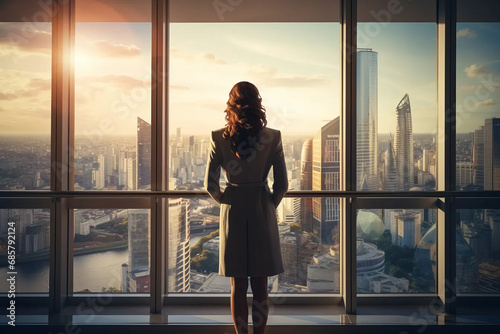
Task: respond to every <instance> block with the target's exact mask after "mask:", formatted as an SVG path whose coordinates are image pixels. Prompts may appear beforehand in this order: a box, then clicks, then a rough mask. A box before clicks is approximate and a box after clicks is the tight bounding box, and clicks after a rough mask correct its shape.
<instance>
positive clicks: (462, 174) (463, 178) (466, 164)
mask: <svg viewBox="0 0 500 334" xmlns="http://www.w3.org/2000/svg"><path fill="white" fill-rule="evenodd" d="M473 177H474V166H473V163H472V162H471V161H457V189H461V188H464V187H466V186H468V185H470V184H472V181H473Z"/></svg>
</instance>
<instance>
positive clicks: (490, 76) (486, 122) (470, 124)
mask: <svg viewBox="0 0 500 334" xmlns="http://www.w3.org/2000/svg"><path fill="white" fill-rule="evenodd" d="M484 8H491V10H488V11H487V12H486V11H482V10H481V9H484ZM499 10H500V6H499V4H498V3H495V2H493V1H459V2H458V8H457V15H458V23H457V69H456V71H457V83H456V84H457V86H456V87H457V119H456V129H457V130H456V132H457V133H456V136H457V143H456V150H457V155H456V160H457V177H456V180H457V181H456V183H457V184H456V187H457V190H468V191H471V190H483V189H484V190H500V62H499V61H498V59H499V56H500V47H499V45H498V43H497V42H498V40H499V38H500V14H499Z"/></svg>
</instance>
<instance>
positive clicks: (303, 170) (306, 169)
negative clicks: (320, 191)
mask: <svg viewBox="0 0 500 334" xmlns="http://www.w3.org/2000/svg"><path fill="white" fill-rule="evenodd" d="M312 146H313V141H312V138H310V139H307V140H306V141H305V142H304V144H303V145H302V152H301V155H300V190H312ZM300 224H301V229H302V230H303V231H307V232H312V198H311V197H303V198H301V199H300Z"/></svg>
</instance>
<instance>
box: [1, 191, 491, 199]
mask: <svg viewBox="0 0 500 334" xmlns="http://www.w3.org/2000/svg"><path fill="white" fill-rule="evenodd" d="M28 196H29V197H30V198H39V197H48V198H75V197H78V198H85V197H94V198H95V197H99V198H112V197H115V198H143V197H156V198H179V197H184V198H188V197H200V196H201V197H208V196H209V194H208V193H207V192H205V191H201V190H192V191H187V190H178V191H177V190H170V191H127V192H123V191H30V192H29V193H28V192H23V191H0V198H2V199H3V198H24V197H28ZM285 197H339V198H370V197H373V198H386V199H387V198H396V197H398V198H408V199H411V198H442V197H449V198H491V199H495V198H496V199H500V191H498V190H492V191H474V192H465V191H395V192H386V191H328V190H320V191H315V190H298V191H288V192H287V193H286V194H285Z"/></svg>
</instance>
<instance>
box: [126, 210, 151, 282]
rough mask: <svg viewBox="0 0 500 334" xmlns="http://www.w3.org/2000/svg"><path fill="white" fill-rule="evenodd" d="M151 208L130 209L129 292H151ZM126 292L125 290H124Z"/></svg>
mask: <svg viewBox="0 0 500 334" xmlns="http://www.w3.org/2000/svg"><path fill="white" fill-rule="evenodd" d="M149 245H150V234H149V210H148V209H130V210H128V251H129V260H128V268H127V270H128V275H123V276H124V277H127V276H128V277H127V282H126V284H125V285H123V283H122V286H126V287H127V291H129V292H149V291H150V290H149V289H150V287H149V277H150V271H149V253H150V248H149ZM124 292H125V291H124Z"/></svg>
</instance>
